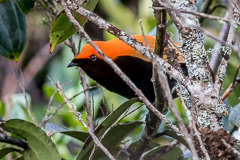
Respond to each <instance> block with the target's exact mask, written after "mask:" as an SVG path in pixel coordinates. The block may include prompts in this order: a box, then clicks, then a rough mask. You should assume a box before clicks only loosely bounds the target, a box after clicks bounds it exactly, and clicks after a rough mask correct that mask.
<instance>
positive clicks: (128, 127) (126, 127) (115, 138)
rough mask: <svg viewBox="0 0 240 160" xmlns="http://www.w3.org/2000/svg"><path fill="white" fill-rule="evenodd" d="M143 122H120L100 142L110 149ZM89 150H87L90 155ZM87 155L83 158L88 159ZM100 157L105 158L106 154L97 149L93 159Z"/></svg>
mask: <svg viewBox="0 0 240 160" xmlns="http://www.w3.org/2000/svg"><path fill="white" fill-rule="evenodd" d="M142 124H143V122H140V121H133V122H129V123H121V124H118V125H117V126H115V127H113V128H112V129H111V130H110V131H109V132H108V133H107V134H106V136H105V137H104V138H103V140H102V144H103V145H104V146H105V147H106V148H107V149H108V150H112V149H113V148H114V147H115V146H117V145H118V144H119V143H121V141H122V140H123V139H124V138H125V137H127V136H128V135H129V134H130V133H131V132H132V131H134V130H135V129H136V128H138V127H140V126H141V125H142ZM90 153H91V152H89V155H90ZM89 155H88V156H85V157H84V158H83V159H88V157H89ZM100 157H103V158H107V157H106V154H105V153H104V152H103V151H102V150H101V149H97V150H96V151H95V152H94V156H93V159H98V158H100Z"/></svg>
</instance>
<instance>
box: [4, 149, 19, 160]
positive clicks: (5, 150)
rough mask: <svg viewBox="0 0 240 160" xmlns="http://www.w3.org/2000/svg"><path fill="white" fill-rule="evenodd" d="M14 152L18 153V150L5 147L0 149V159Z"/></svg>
mask: <svg viewBox="0 0 240 160" xmlns="http://www.w3.org/2000/svg"><path fill="white" fill-rule="evenodd" d="M14 151H18V150H17V149H16V148H12V147H6V148H2V149H0V159H1V158H3V157H5V156H6V155H7V154H8V153H11V152H14Z"/></svg>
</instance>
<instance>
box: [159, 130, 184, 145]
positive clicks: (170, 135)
mask: <svg viewBox="0 0 240 160" xmlns="http://www.w3.org/2000/svg"><path fill="white" fill-rule="evenodd" d="M161 134H163V135H166V136H169V137H172V138H174V139H176V140H178V141H179V142H181V143H182V144H183V145H184V146H186V147H187V148H188V145H187V143H186V141H185V140H184V139H183V138H182V136H178V135H177V134H176V132H174V131H171V130H165V131H164V132H162V133H161Z"/></svg>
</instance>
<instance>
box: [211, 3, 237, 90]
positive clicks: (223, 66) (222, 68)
mask: <svg viewBox="0 0 240 160" xmlns="http://www.w3.org/2000/svg"><path fill="white" fill-rule="evenodd" d="M231 4H232V3H231ZM232 5H233V6H231V7H230V8H229V15H233V16H234V17H233V21H234V22H238V21H239V12H238V8H237V6H236V5H237V4H232ZM234 22H232V23H231V24H230V29H229V33H228V37H227V45H232V44H234V43H235V36H237V25H236V23H234ZM223 52H224V53H223V55H222V60H221V63H220V65H219V68H218V72H217V77H216V81H215V84H214V85H215V90H216V93H217V94H219V93H220V91H221V89H222V83H223V79H224V78H225V75H226V71H227V64H228V61H229V58H230V56H231V53H232V50H231V49H230V48H226V49H225V50H224V51H223Z"/></svg>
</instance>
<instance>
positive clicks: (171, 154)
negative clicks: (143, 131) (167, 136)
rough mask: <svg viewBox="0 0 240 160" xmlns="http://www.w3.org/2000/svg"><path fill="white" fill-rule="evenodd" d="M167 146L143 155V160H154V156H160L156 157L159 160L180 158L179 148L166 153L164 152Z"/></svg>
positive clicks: (176, 159)
mask: <svg viewBox="0 0 240 160" xmlns="http://www.w3.org/2000/svg"><path fill="white" fill-rule="evenodd" d="M168 147H169V146H168V145H167V146H161V147H157V148H154V149H152V150H150V151H148V152H146V153H144V155H143V159H144V160H145V159H146V160H147V159H156V158H155V156H156V154H161V155H160V157H158V159H159V160H169V159H171V160H178V159H179V158H180V157H181V156H182V150H181V149H180V148H179V147H174V148H172V149H170V150H168V151H166V150H167V149H168Z"/></svg>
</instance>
